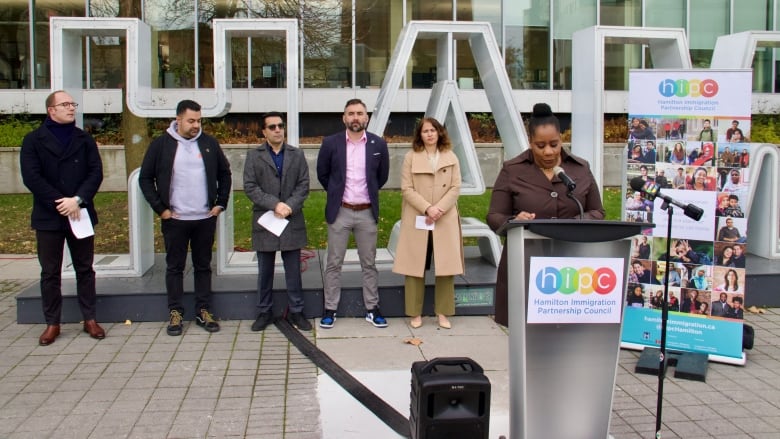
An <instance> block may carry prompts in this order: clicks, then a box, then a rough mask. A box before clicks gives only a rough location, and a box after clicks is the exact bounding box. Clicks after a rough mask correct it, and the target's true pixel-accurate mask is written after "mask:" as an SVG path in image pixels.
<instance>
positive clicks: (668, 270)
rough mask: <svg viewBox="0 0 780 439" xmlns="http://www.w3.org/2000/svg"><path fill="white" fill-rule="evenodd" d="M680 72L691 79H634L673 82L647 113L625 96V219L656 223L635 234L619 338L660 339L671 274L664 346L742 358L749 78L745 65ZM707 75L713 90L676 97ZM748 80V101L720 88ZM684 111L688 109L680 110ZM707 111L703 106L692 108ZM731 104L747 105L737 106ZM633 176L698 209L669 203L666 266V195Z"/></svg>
mask: <svg viewBox="0 0 780 439" xmlns="http://www.w3.org/2000/svg"><path fill="white" fill-rule="evenodd" d="M684 72H685V73H686V74H688V75H693V77H694V78H695V79H689V78H686V77H682V78H680V73H683V72H669V71H666V72H655V73H653V74H642V75H638V76H636V77H632V81H631V88H633V87H635V86H636V87H647V88H650V87H652V88H653V89H654V91H655V92H656V93H657V94H658V93H659V92H663V90H664V85H665V82H664V81H665V80H667V81H668V79H667V78H674V81H673V83H674V84H675V85H676V86H677V89H675V93H676V94H674V95H673V96H671V99H667V98H668V97H665V96H660V95H659V96H656V97H655V98H656V102H657V103H658V105H657V107H656V108H652V112H650V111H647V110H648V109H647V108H640V109H639V110H640V111H641V110H644V111H641V112H637V111H636V110H637V109H636V108H635V106H634V105H633V104H634V101H633V100H632V99H630V104H629V111H631V114H630V117H629V124H630V126H629V139H628V144H627V148H626V157H627V160H626V163H627V165H626V174H625V175H626V184H625V188H626V190H625V191H624V196H625V200H624V209H623V219H624V220H625V221H631V222H642V223H654V224H655V227H654V228H647V229H645V230H644V234H642V235H639V236H636V237H634V238H633V242H632V254H631V259H630V267H629V277H628V282H627V285H628V288H627V292H626V298H625V304H626V312H625V317H624V330H623V341H624V342H629V343H638V344H644V345H651V346H655V345H658V344H659V342H660V341H659V338H660V314H661V313H660V311H661V309H662V307H663V306H664V300H663V293H664V284H665V280H666V278H667V277H668V278H669V293H668V294H669V295H668V309H669V311H670V317H669V325H668V329H667V346H668V347H669V348H673V349H678V350H691V351H696V352H702V353H708V354H716V355H724V356H731V357H738V356H742V349H741V340H742V319H743V312H744V311H743V305H744V303H745V300H744V297H745V255H746V253H747V247H746V242H747V234H748V233H749V231H748V230H747V216H746V213H745V211H744V209H743V203H744V202H746V200H747V194H748V186H749V184H750V180H751V175H750V144H749V143H748V142H749V140H748V139H749V137H750V93H749V91H750V84H751V82H750V81H751V77H750V74H749V72H748V74H747V75H745V72H736V73H740V74H742V76H741V77H739V78H734V77H733V74H734V73H733V72H732V73H731V75H732V76H729V75H728V74H726V73H725V72H710V71H706V72H705V71H695V72H690V71H684ZM632 73H637V72H632ZM704 75H707V77H706V78H704V77H703V76H704ZM719 75H723V76H719ZM706 80H709V81H712V82H713V83H715V84H716V85H715V90H716V93H715V94H712V95H711V96H704V95H705V93H703V92H702V93H701V95H699V96H693V97H691V96H690V95H689V96H685V97H680V94H683V93H680V88H682V87H681V86H680V85H681V84H682V83H683V82H690V84H689V87H690V88H689V91H693V92H692V93H690V94H695V88H696V87H697V86H699V84H701V83H702V82H704V81H706ZM745 80H746V81H747V93H746V94H745V95H744V96H746V98H740V99H746V100H747V106H746V107H745V105H734V103H733V102H731V101H730V100H729V99H728V97H727V96H726V95H727V93H726V92H727V90H726V89H727V88H729V87H731V84H736V83H739V81H745ZM694 81H699V84H695V83H694ZM743 88H744V86H743ZM733 94H736V93H733ZM629 95H630V96H631V93H629ZM645 99H646V96H645ZM644 102H645V103H646V100H645V101H644ZM702 102H704V103H706V104H707V105H705V104H703V103H702ZM640 107H641V106H640ZM645 107H646V104H645ZM689 108H690V110H691V111H690V113H688V112H687V111H686V110H687V109H689ZM703 108H706V111H704V112H701V111H697V110H696V109H703ZM735 108H737V109H738V108H743V109H744V108H746V110H743V111H738V112H736V113H735V112H734V110H735ZM637 177H640V178H641V179H642V180H643V181H644V182H645V185H646V186H645V187H651V186H652V185H653V184H654V185H655V186H656V187H657V188H658V189H659V190H660V192H661V193H662V194H664V195H667V196H669V197H671V198H673V199H674V200H677V201H679V202H682V203H686V204H693V205H696V206H698V207H700V208H702V209H703V210H704V215H703V216H702V218H701V219H700V220H699V221H695V220H693V219H691V218H688V217H686V216H685V214H684V212H683V210H682V209H680V208H678V207H674V211H673V216H672V230H671V236H672V239H671V243H670V250H669V253H670V254H669V265H668V266H667V263H666V259H667V254H666V247H667V238H666V237H667V230H668V220H669V217H668V212H667V210H664V209H663V208H662V206H663V204H664V203H665V202H664V200H662V199H661V198H655V199H654V200H652V199H651V197H650V196H647V195H646V194H645V193H644V192H642V191H635V190H633V189H632V186H631V184H630V182H631V181H632V179H635V178H637ZM634 186H636V184H635V185H634Z"/></svg>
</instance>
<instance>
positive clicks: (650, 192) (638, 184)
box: [630, 177, 704, 221]
mask: <svg viewBox="0 0 780 439" xmlns="http://www.w3.org/2000/svg"><path fill="white" fill-rule="evenodd" d="M630 184H631V189H633V190H635V191H639V192H642V193H644V194H645V195H646V196H647V199H648V200H650V201H653V200H654V199H655V198H656V197H658V198H660V199H662V200H664V201H666V202H667V203H669V204H672V205H675V206H677V207H679V208H680V209H682V210H683V213H685V216H687V217H688V218H691V219H693V220H694V221H699V220H700V219H701V216H702V215H704V209H702V208H701V207H699V206H695V205H693V204H686V203H682V202H680V201H677V200H675V199H674V198H672V197H670V196H667V195H664V194H662V193H661V186H659V185H657V184H655V182H653V181H648V182H645V181H644V180H642V177H634V178H632V179H631V183H630Z"/></svg>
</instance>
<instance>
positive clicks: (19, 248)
mask: <svg viewBox="0 0 780 439" xmlns="http://www.w3.org/2000/svg"><path fill="white" fill-rule="evenodd" d="M603 195H604V207H605V209H606V211H607V219H609V220H618V219H620V203H621V196H620V190H619V189H616V188H607V189H606V190H605V191H604V194H603ZM234 196H235V199H234V203H235V204H234V208H235V218H236V220H235V226H234V229H235V246H236V247H237V248H239V249H247V250H251V248H252V233H251V230H252V229H251V222H252V203H251V202H250V201H249V199H248V198H247V197H246V196H244V193H243V192H236V193H235V194H234ZM380 198H381V202H380V212H379V217H380V218H379V238H378V241H379V242H378V244H377V246H378V247H380V248H381V247H387V241H388V239H389V237H390V232H391V230H392V229H393V224H395V223H396V221H398V220H399V219H400V218H401V192H400V191H397V190H386V191H382V192H381V193H380ZM95 204H96V205H97V209H98V219H99V221H100V223H99V224H98V225H97V227H96V228H95V252H96V253H99V254H100V253H102V254H106V253H127V252H128V248H129V243H128V240H129V237H128V230H127V193H125V192H103V193H99V194H98V195H97V197H96V198H95ZM489 204H490V191H488V192H486V193H485V194H482V195H479V196H463V197H461V198H460V200H459V201H458V206H459V209H460V214H461V216H470V217H474V218H477V219H479V220H482V221H484V219H485V215H486V214H487V209H488V205H489ZM0 209H2V211H3V212H7V213H6V214H5V215H4V218H3V227H2V228H0V253H6V254H29V253H35V252H36V250H35V232H34V231H33V230H31V229H30V211H31V209H32V195H30V194H7V195H0ZM324 212H325V192H323V191H313V192H311V194H310V195H309V198H308V199H307V200H306V204H305V205H304V215H305V216H306V227H307V232H308V238H309V245H308V247H309V248H325V247H326V246H327V239H328V228H327V223H326V222H325V217H324ZM159 225H160V222H159V221H156V222H155V239H154V245H155V251H156V252H162V251H163V244H162V237H161V235H160V227H159ZM466 244H467V245H473V243H471V242H470V241H468V240H467V241H466Z"/></svg>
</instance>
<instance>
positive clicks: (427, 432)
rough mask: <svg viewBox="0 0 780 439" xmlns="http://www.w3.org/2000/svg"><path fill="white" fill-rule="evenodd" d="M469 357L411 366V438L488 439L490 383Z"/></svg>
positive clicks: (421, 362)
mask: <svg viewBox="0 0 780 439" xmlns="http://www.w3.org/2000/svg"><path fill="white" fill-rule="evenodd" d="M483 372H484V371H483V369H482V367H480V365H479V364H477V363H476V362H474V360H472V359H470V358H463V357H453V358H435V359H433V360H431V361H417V362H415V363H413V364H412V390H411V398H410V399H411V407H410V410H409V413H410V416H409V426H410V430H411V433H412V439H460V438H462V439H487V438H488V433H489V428H490V381H489V380H488V378H487V377H486V376H485V375H484V373H483Z"/></svg>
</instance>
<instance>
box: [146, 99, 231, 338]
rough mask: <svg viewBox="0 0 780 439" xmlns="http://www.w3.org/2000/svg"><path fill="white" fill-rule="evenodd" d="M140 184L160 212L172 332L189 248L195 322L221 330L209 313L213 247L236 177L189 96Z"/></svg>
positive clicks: (178, 328) (149, 157)
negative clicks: (219, 218) (193, 288)
mask: <svg viewBox="0 0 780 439" xmlns="http://www.w3.org/2000/svg"><path fill="white" fill-rule="evenodd" d="M138 184H139V186H140V187H141V191H142V192H143V194H144V198H146V201H147V202H149V205H150V206H152V210H154V211H155V212H156V213H157V214H158V215H160V230H161V231H162V235H163V239H164V241H165V253H166V255H165V263H166V265H167V269H166V271H165V289H166V290H167V292H168V312H169V313H170V321H169V323H168V328H167V332H168V335H170V336H178V335H181V334H182V329H183V326H182V319H183V316H184V304H183V300H182V299H183V298H184V267H185V265H186V263H187V249H188V247H189V248H190V249H191V253H192V256H191V257H192V267H193V275H194V278H195V283H194V285H195V323H196V324H197V325H198V326H200V327H202V328H203V329H205V330H206V331H208V332H217V331H219V323H217V321H216V320H215V318H214V315H213V314H212V313H211V248H212V246H213V245H214V233H215V232H216V229H217V216H219V214H220V213H221V212H222V211H223V210H225V207H226V206H227V203H228V198H229V197H230V186H231V184H232V179H231V175H230V163H229V162H228V160H227V158H226V157H225V154H224V153H223V152H222V148H221V147H220V146H219V142H217V139H215V138H213V137H211V136H209V135H208V134H206V133H204V132H203V130H202V128H201V112H200V104H198V103H197V102H195V101H191V100H189V99H185V100H183V101H181V102H179V104H178V105H177V107H176V120H174V121H173V122H171V125H170V126H169V127H168V130H167V131H166V132H165V134H163V135H162V136H160V137H158V138H156V139H154V140H153V141H152V143H151V144H149V149H148V150H147V151H146V155H145V156H144V160H143V163H142V164H141V173H140V175H139V177H138Z"/></svg>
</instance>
